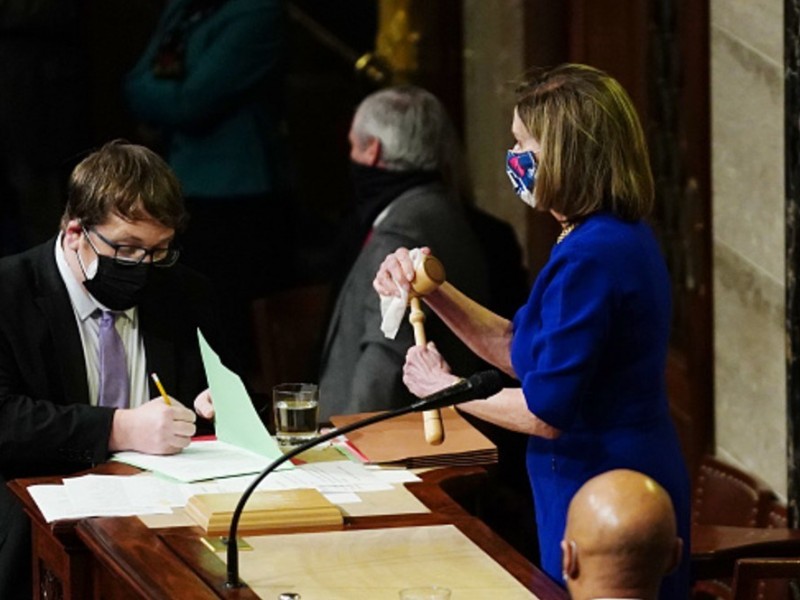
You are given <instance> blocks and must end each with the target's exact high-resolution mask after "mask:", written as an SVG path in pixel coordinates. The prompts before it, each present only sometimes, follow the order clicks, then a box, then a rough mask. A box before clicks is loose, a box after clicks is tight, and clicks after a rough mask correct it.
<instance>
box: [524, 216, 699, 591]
mask: <svg viewBox="0 0 800 600" xmlns="http://www.w3.org/2000/svg"><path fill="white" fill-rule="evenodd" d="M671 310H672V309H671V300H670V281H669V277H668V273H667V269H666V265H665V264H664V260H663V258H662V256H661V252H660V250H659V247H658V244H657V243H656V240H655V237H654V236H653V234H652V231H651V230H650V228H649V227H648V226H647V225H646V224H645V223H643V222H633V223H631V222H625V221H621V220H619V219H618V218H616V217H614V216H612V215H610V214H607V213H600V214H596V215H593V216H591V217H589V218H587V219H586V220H585V221H584V222H583V223H581V224H580V225H579V226H578V227H577V228H576V229H575V230H574V231H573V232H572V233H571V234H569V235H568V236H567V237H566V238H565V239H564V241H563V242H562V243H560V244H557V245H556V246H555V248H554V249H553V252H552V254H551V256H550V260H549V261H548V263H547V265H545V267H544V268H543V269H542V271H541V272H540V273H539V276H538V277H537V279H536V283H535V285H534V287H533V290H532V291H531V295H530V298H529V299H528V302H527V304H526V305H525V306H523V307H522V308H521V309H520V310H519V311H518V312H517V315H516V316H515V318H514V337H513V341H512V345H511V359H512V363H513V365H514V370H515V372H516V374H517V377H518V378H519V379H520V381H521V382H522V390H523V392H524V394H525V399H526V401H527V404H528V407H529V408H530V410H531V412H532V413H534V414H535V415H537V416H538V417H539V418H541V419H542V420H544V421H545V422H547V423H549V424H550V425H552V426H554V427H557V428H558V429H560V430H561V432H562V433H561V436H560V437H559V438H557V439H555V440H548V439H544V438H539V437H535V436H532V437H531V438H530V440H529V443H528V453H527V463H528V472H529V476H530V480H531V486H532V488H533V493H534V500H535V502H534V503H535V506H536V520H537V525H538V535H539V545H540V550H541V555H542V566H543V568H544V570H545V571H546V572H547V573H548V574H549V575H550V576H551V577H553V579H556V580H557V581H560V579H561V550H560V547H559V543H560V541H561V538H562V536H563V533H564V526H565V522H566V514H567V507H568V505H569V501H570V500H571V499H572V496H573V495H574V493H575V492H576V491H577V490H578V488H579V487H580V486H581V485H582V484H583V483H584V482H586V481H587V480H589V479H590V478H592V477H593V476H595V475H597V474H599V473H602V472H603V471H607V470H610V469H615V468H627V469H633V470H637V471H641V472H643V473H645V474H647V475H649V476H651V477H652V478H653V479H655V480H656V481H658V482H659V483H660V484H661V485H663V486H664V488H665V489H666V490H667V491H668V492H669V493H670V496H671V497H672V502H673V504H674V506H675V511H676V517H677V521H678V529H679V534H680V535H681V537H682V538H683V540H684V543H685V547H684V555H683V560H682V562H681V566H680V568H679V569H678V570H677V571H676V572H675V573H674V574H673V575H671V576H670V577H668V578H666V579H665V582H664V584H663V586H662V589H661V598H686V597H688V593H689V560H688V559H689V554H690V549H689V547H688V544H689V517H690V514H689V512H690V504H689V478H688V475H687V472H686V467H685V465H684V462H683V457H682V454H681V448H680V445H679V443H678V436H677V433H676V431H675V428H674V426H673V424H672V421H671V419H670V414H669V406H668V403H667V395H666V384H665V380H664V370H665V367H666V355H667V347H668V343H669V334H670V318H671Z"/></svg>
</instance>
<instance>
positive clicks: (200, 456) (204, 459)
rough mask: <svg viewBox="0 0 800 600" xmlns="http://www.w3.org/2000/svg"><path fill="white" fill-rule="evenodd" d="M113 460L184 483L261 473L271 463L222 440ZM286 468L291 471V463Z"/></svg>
mask: <svg viewBox="0 0 800 600" xmlns="http://www.w3.org/2000/svg"><path fill="white" fill-rule="evenodd" d="M113 460H116V461H119V462H123V463H126V464H129V465H133V466H134V467H138V468H140V469H145V470H147V471H154V472H157V473H161V474H162V475H166V476H167V477H172V478H173V479H177V480H178V481H184V482H192V481H203V480H206V479H217V478H221V477H231V476H235V475H245V474H253V473H258V472H260V471H262V470H264V469H265V468H266V467H267V466H268V465H269V464H270V463H272V460H271V459H269V458H267V457H265V456H261V455H260V454H256V453H254V452H249V451H248V450H244V449H242V448H238V447H236V446H232V445H231V444H227V443H225V442H221V441H219V440H216V441H202V442H192V443H190V444H189V445H188V446H187V447H186V448H184V449H183V451H182V452H179V453H178V454H171V455H168V456H156V455H152V454H142V453H140V452H117V453H116V454H115V455H114V456H113ZM287 462H288V461H287ZM284 464H286V468H292V465H291V463H288V464H287V463H284ZM280 468H284V467H283V465H281V467H280Z"/></svg>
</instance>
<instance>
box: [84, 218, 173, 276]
mask: <svg viewBox="0 0 800 600" xmlns="http://www.w3.org/2000/svg"><path fill="white" fill-rule="evenodd" d="M90 231H91V233H93V234H95V235H96V236H97V237H98V238H100V239H101V240H102V241H103V243H104V244H106V245H107V246H108V247H109V248H113V250H114V262H116V263H117V264H118V265H122V266H125V267H133V266H135V265H138V264H141V263H142V262H143V261H144V260H145V259H146V258H147V257H148V256H149V257H150V264H152V265H153V266H154V267H171V266H172V265H174V264H175V263H176V262H178V257H179V256H180V255H181V250H180V248H178V247H176V246H169V247H167V248H150V249H149V250H148V249H147V248H142V247H141V246H129V245H127V244H117V243H116V242H112V241H111V240H109V239H108V238H107V237H105V236H104V235H103V234H102V233H100V232H99V231H97V230H96V229H94V228H91V229H90V230H89V231H87V230H86V228H85V227H84V228H83V233H84V234H85V235H86V240H87V241H88V242H89V245H90V246H91V247H92V250H94V251H95V252H96V253H97V254H100V252H99V251H98V250H97V248H96V247H95V245H94V244H93V243H92V239H91V238H90V237H89V232H90Z"/></svg>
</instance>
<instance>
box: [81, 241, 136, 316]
mask: <svg viewBox="0 0 800 600" xmlns="http://www.w3.org/2000/svg"><path fill="white" fill-rule="evenodd" d="M78 264H79V265H80V267H81V270H83V274H84V276H85V275H86V270H85V269H84V268H83V263H82V262H81V258H80V256H78ZM149 275H150V264H149V263H140V264H138V265H131V266H124V265H120V264H118V263H117V262H116V261H115V260H114V259H113V258H111V257H110V256H103V255H102V254H99V255H97V272H96V273H95V274H94V277H93V278H92V279H88V278H87V279H85V280H84V281H83V287H85V288H86V289H87V290H88V291H89V293H90V294H91V295H92V296H94V298H95V299H96V300H97V301H98V302H99V303H100V304H102V305H103V306H106V307H107V308H110V309H111V310H128V309H129V308H133V307H134V306H136V305H137V304H139V302H140V301H141V300H142V298H143V297H144V294H145V290H146V287H147V281H148V279H149Z"/></svg>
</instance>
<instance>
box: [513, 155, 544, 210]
mask: <svg viewBox="0 0 800 600" xmlns="http://www.w3.org/2000/svg"><path fill="white" fill-rule="evenodd" d="M537 168H538V164H537V163H536V157H535V156H534V154H533V152H531V151H530V150H526V151H524V152H514V151H513V150H509V151H508V152H507V153H506V174H507V175H508V178H509V179H510V180H511V185H512V186H513V187H514V193H515V194H516V195H517V196H519V197H520V198H521V199H522V201H523V202H524V203H525V204H527V205H528V206H530V207H531V208H536V197H535V196H534V194H533V188H534V186H535V185H536V170H537Z"/></svg>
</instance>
